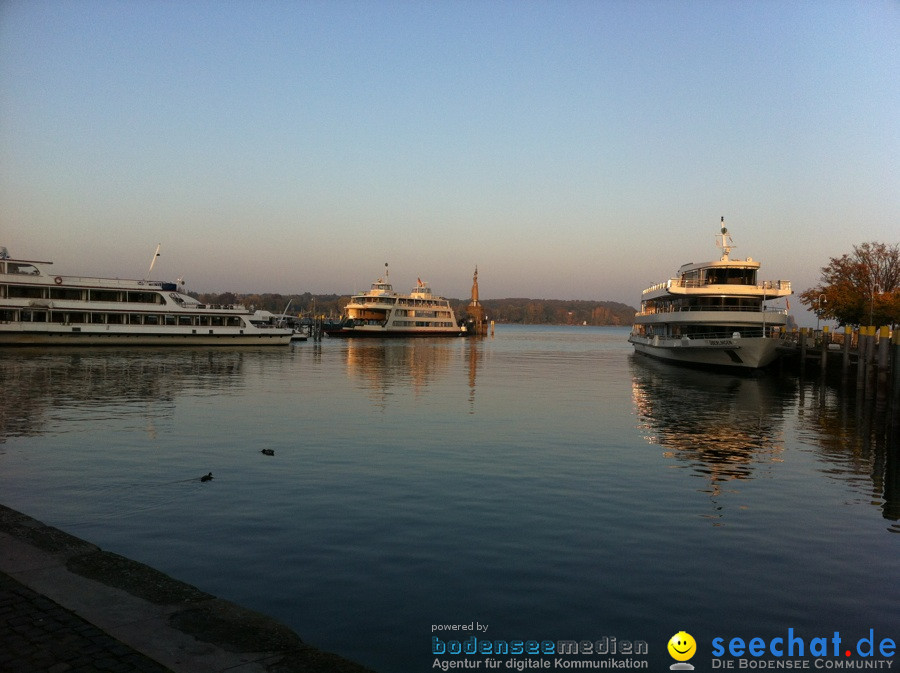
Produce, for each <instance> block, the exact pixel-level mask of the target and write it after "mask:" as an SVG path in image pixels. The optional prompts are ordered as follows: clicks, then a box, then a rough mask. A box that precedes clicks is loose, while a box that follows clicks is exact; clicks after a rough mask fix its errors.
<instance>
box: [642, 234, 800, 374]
mask: <svg viewBox="0 0 900 673" xmlns="http://www.w3.org/2000/svg"><path fill="white" fill-rule="evenodd" d="M716 239H717V241H716V245H717V246H718V247H719V248H721V249H722V257H721V258H720V259H719V260H718V261H715V262H703V263H699V264H694V263H690V264H685V265H684V266H682V267H681V269H679V271H678V275H677V276H675V277H674V278H670V279H669V280H667V281H665V282H664V283H659V284H658V285H654V286H653V287H650V288H648V289H646V290H644V292H643V295H642V297H641V310H640V312H639V313H637V314H636V315H635V318H634V327H633V329H632V332H631V336H630V337H629V339H628V340H629V341H630V342H631V343H632V344H634V348H635V350H636V351H637V352H639V353H644V354H646V355H652V356H654V357H657V358H660V359H663V360H668V361H672V362H679V363H684V364H699V365H713V366H722V367H732V368H744V369H755V368H758V367H765V366H766V365H768V364H769V363H771V362H772V361H773V360H774V359H775V358H776V356H777V351H776V345H777V336H778V334H779V333H780V331H781V329H782V328H784V326H785V325H786V323H787V310H786V309H781V308H773V307H767V306H766V304H765V302H766V301H767V300H771V299H778V298H780V297H787V296H788V295H790V294H791V284H790V282H789V281H785V280H777V281H764V282H759V281H757V278H756V275H757V271H758V270H759V262H757V261H754V260H753V259H751V258H750V257H748V258H747V259H745V260H737V259H731V258H730V257H729V255H730V253H731V250H732V248H733V247H734V244H733V241H732V239H731V236H730V235H729V234H728V230H727V229H726V228H725V224H724V218H722V229H721V234H720V235H718V236H717V237H716Z"/></svg>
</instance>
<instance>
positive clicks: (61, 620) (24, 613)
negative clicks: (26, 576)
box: [0, 572, 169, 673]
mask: <svg viewBox="0 0 900 673" xmlns="http://www.w3.org/2000/svg"><path fill="white" fill-rule="evenodd" d="M0 671H3V673H35V672H36V671H46V672H47V673H64V672H67V671H71V672H72V673H76V672H81V671H83V672H84V673H92V672H94V671H97V672H100V671H110V672H111V673H131V672H135V673H169V669H168V668H166V667H165V666H161V665H160V664H158V663H156V662H155V661H153V660H151V659H148V658H147V657H145V656H144V655H143V654H141V653H139V652H136V651H135V650H133V649H131V648H130V647H128V646H127V645H123V644H122V643H120V642H119V641H117V640H115V639H114V638H112V637H111V636H109V635H107V634H106V633H104V632H103V631H101V630H100V629H98V628H97V627H96V626H94V625H93V624H90V623H88V622H86V621H84V620H83V619H82V618H81V617H79V616H78V615H76V614H74V613H73V612H70V611H69V610H66V609H65V608H63V607H61V606H59V605H57V604H56V603H54V602H53V601H51V600H50V599H49V598H45V597H44V596H42V595H40V594H38V593H36V592H34V591H32V590H31V589H29V588H28V587H26V586H25V585H23V584H20V583H19V582H17V581H16V580H14V579H13V578H11V577H10V576H9V575H6V574H5V573H2V572H0Z"/></svg>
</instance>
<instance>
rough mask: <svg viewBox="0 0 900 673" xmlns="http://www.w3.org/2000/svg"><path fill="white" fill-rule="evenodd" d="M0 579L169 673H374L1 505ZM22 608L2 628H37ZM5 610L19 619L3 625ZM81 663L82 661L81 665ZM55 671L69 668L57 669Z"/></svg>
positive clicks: (248, 612) (268, 620) (282, 627)
mask: <svg viewBox="0 0 900 673" xmlns="http://www.w3.org/2000/svg"><path fill="white" fill-rule="evenodd" d="M0 573H2V574H5V575H6V576H7V577H8V578H11V580H12V581H14V582H16V583H18V584H20V585H23V586H24V587H26V588H27V590H30V591H31V592H35V593H36V594H39V595H40V596H43V597H45V598H46V599H49V601H51V602H52V603H54V604H56V605H57V606H60V607H61V608H64V609H65V611H68V612H70V613H74V615H76V616H77V617H75V618H73V619H77V618H81V619H82V620H84V621H85V622H88V623H89V624H90V625H93V626H94V627H96V628H97V629H99V630H100V631H102V632H104V633H105V634H108V635H109V636H110V637H111V638H112V639H114V640H115V641H118V643H120V644H122V645H124V648H126V649H129V650H134V651H136V652H137V653H139V655H143V656H144V657H146V658H148V659H149V660H152V662H156V663H157V664H159V665H161V667H162V668H163V669H168V670H169V671H172V672H173V673H182V672H184V673H207V672H208V673H220V672H225V671H227V672H228V673H326V672H328V673H366V672H368V673H372V672H371V669H368V668H365V667H363V666H361V665H359V664H357V663H355V662H352V661H349V660H347V659H343V658H342V657H339V656H338V655H335V654H331V653H328V652H323V651H321V650H319V649H317V648H315V647H312V646H310V645H307V644H306V643H304V642H303V641H302V640H301V639H300V637H299V636H298V635H297V634H296V633H295V632H294V631H292V630H291V629H290V628H288V627H287V626H285V625H283V624H281V623H280V622H278V621H276V620H275V619H273V618H271V617H268V616H266V615H263V614H260V613H258V612H255V611H252V610H249V609H247V608H243V607H241V606H239V605H236V604H234V603H231V602H229V601H225V600H222V599H220V598H216V597H215V596H212V595H210V594H207V593H205V592H203V591H201V590H200V589H198V588H196V587H193V586H191V585H189V584H185V583H184V582H179V581H178V580H175V579H173V578H171V577H169V576H168V575H165V574H163V573H161V572H159V571H158V570H154V569H153V568H151V567H149V566H146V565H144V564H142V563H138V562H136V561H132V560H130V559H127V558H125V557H122V556H119V555H118V554H114V553H112V552H107V551H103V550H102V549H100V548H99V547H97V546H96V545H93V544H91V543H89V542H86V541H85V540H82V539H80V538H77V537H75V536H73V535H70V534H68V533H65V532H64V531H61V530H59V529H57V528H54V527H52V526H47V525H45V524H44V523H42V522H40V521H38V520H36V519H33V518H31V517H29V516H27V515H25V514H22V513H20V512H17V511H16V510H13V509H10V508H8V507H6V506H4V505H0ZM24 591H25V590H23V592H24ZM25 602H26V601H24V600H20V599H19V598H16V599H15V600H14V601H13V604H12V606H11V607H9V606H8V605H7V607H6V610H7V615H6V617H7V619H8V621H10V622H11V621H15V620H16V619H17V620H18V623H20V624H21V623H22V622H23V621H30V620H36V621H40V619H39V618H35V616H34V614H33V613H32V612H27V611H26V607H25V606H24V603H25ZM19 604H22V605H21V609H20V608H19ZM32 608H33V606H32ZM9 610H12V611H13V612H14V613H16V612H20V613H21V614H18V615H15V614H14V615H12V616H10V615H9V614H8V612H9ZM48 621H49V620H48ZM6 626H7V628H6V633H4V623H3V622H2V620H0V643H2V641H3V638H4V637H7V636H12V635H13V634H12V630H11V629H10V628H9V624H8V623H7V625H6ZM57 628H60V627H59V626H58V625H57ZM62 628H63V629H65V628H66V627H65V626H63V627H62ZM57 640H59V639H58V638H57ZM64 640H65V639H64ZM71 640H74V638H72V639H69V641H71ZM66 642H68V641H66ZM90 651H93V650H90ZM74 654H75V653H72V656H73V657H74ZM67 655H68V653H62V655H61V656H62V658H63V659H64V658H65V656H67ZM84 656H85V655H84V653H81V658H80V659H79V661H83V659H84ZM88 656H89V655H88ZM97 656H99V655H97ZM73 660H74V659H73ZM58 670H60V671H64V670H75V668H70V667H67V665H66V664H65V663H64V662H62V663H59V664H58ZM110 670H113V669H110ZM116 670H143V669H139V668H128V669H126V668H122V669H116Z"/></svg>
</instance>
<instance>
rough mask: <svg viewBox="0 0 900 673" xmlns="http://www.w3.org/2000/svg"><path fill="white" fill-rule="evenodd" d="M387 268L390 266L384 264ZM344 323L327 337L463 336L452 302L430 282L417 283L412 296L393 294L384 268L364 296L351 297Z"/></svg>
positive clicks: (329, 332)
mask: <svg viewBox="0 0 900 673" xmlns="http://www.w3.org/2000/svg"><path fill="white" fill-rule="evenodd" d="M385 267H387V265H385ZM345 310H346V312H347V315H346V317H345V318H344V319H343V320H342V321H341V323H340V324H339V325H338V326H337V327H334V328H332V329H328V330H326V334H328V336H333V337H346V336H354V337H356V336H359V337H416V336H460V335H461V334H462V333H463V330H462V328H461V327H459V325H457V323H456V316H455V315H454V313H453V308H452V307H451V306H450V301H449V300H448V299H445V298H444V297H438V296H437V295H435V294H433V293H432V291H431V288H430V287H429V286H428V283H425V282H423V281H422V280H421V279H419V280H418V282H417V283H416V286H415V287H414V288H413V289H412V291H411V292H410V293H409V294H400V293H398V292H394V288H393V286H392V285H391V284H390V282H389V278H388V272H387V269H385V275H384V278H379V279H378V280H376V281H375V282H374V283H372V287H371V288H370V289H369V290H368V291H367V292H364V293H362V294H355V295H353V296H352V297H351V298H350V303H349V304H347V307H346V309H345Z"/></svg>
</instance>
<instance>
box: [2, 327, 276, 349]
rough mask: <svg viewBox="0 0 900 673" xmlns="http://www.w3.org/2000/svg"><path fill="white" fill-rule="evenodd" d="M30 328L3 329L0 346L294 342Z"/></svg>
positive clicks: (227, 333) (269, 333) (271, 335)
mask: <svg viewBox="0 0 900 673" xmlns="http://www.w3.org/2000/svg"><path fill="white" fill-rule="evenodd" d="M29 327H30V325H19V326H16V325H10V324H6V325H0V346H41V347H44V346H280V345H286V344H289V343H290V342H291V334H290V333H286V332H284V331H283V330H260V333H256V334H246V333H245V334H241V333H240V330H233V331H232V330H228V329H225V328H220V329H213V330H211V331H210V330H205V333H202V334H201V333H192V332H190V331H179V330H177V328H175V329H174V330H173V329H172V328H167V329H166V330H165V331H162V330H154V331H150V330H147V331H137V330H133V331H120V330H105V329H98V330H91V329H88V326H84V327H81V328H77V327H61V328H59V329H53V330H46V329H43V330H35V329H28V328H29Z"/></svg>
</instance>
